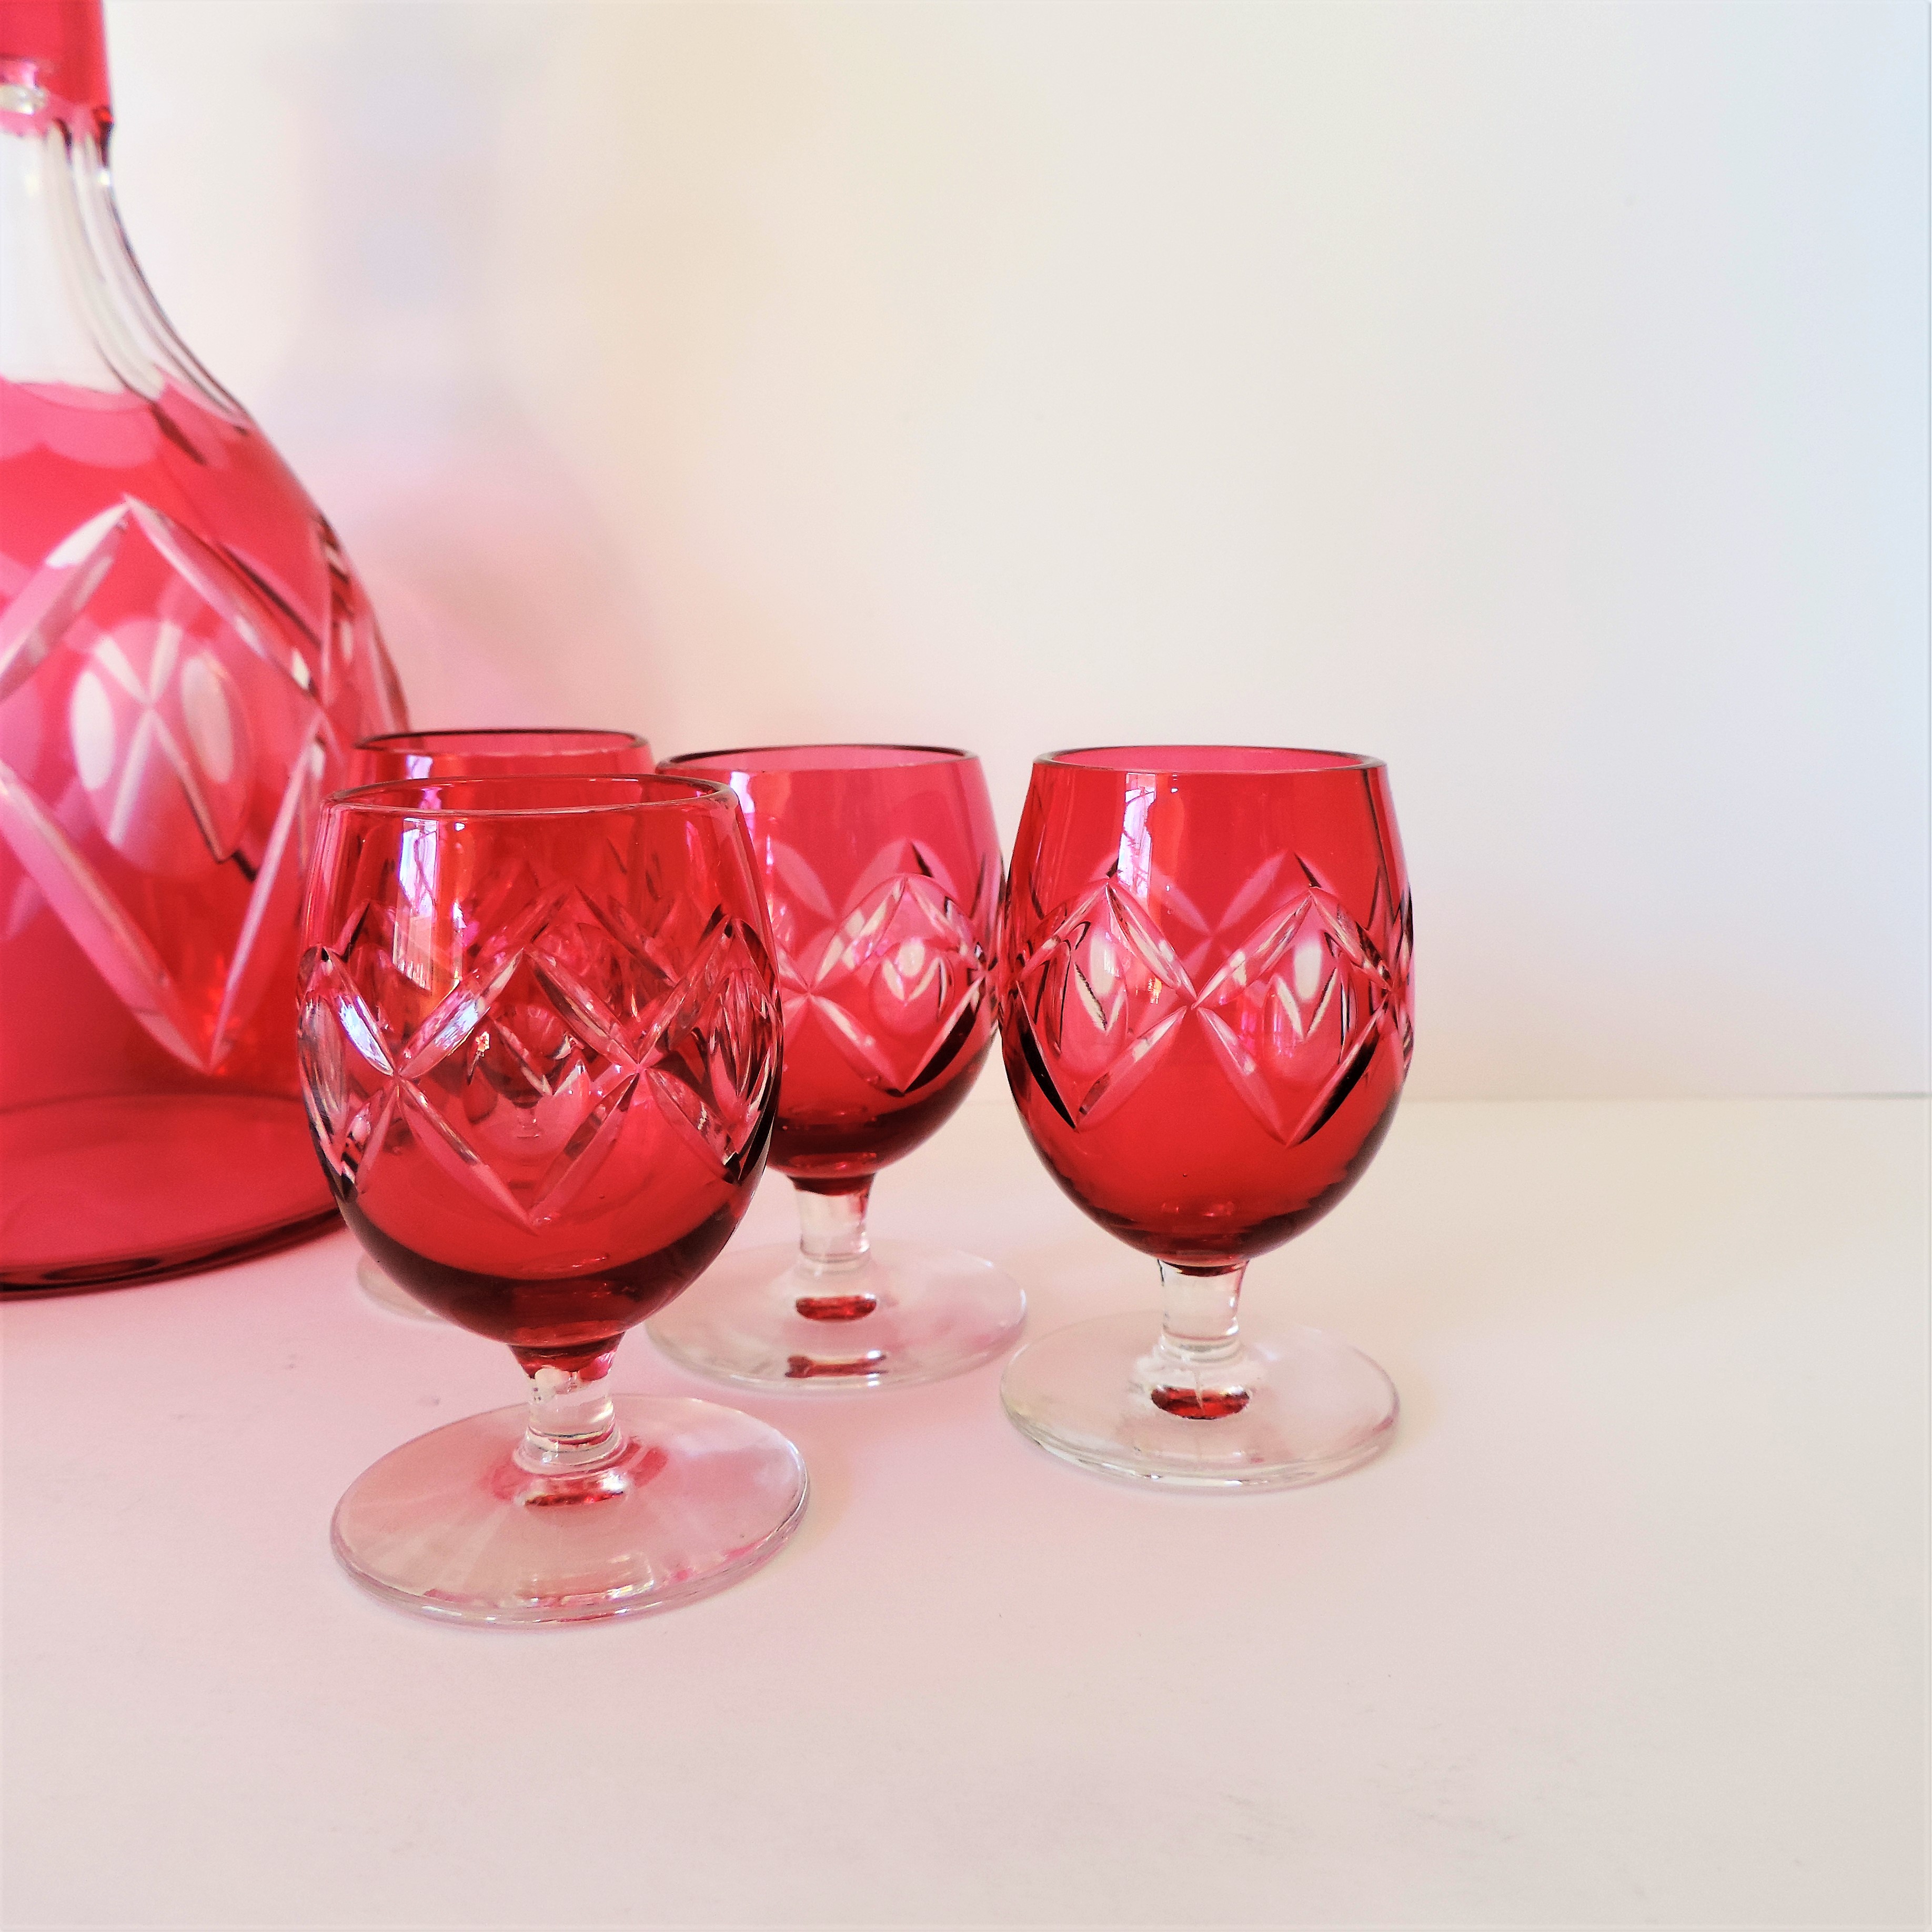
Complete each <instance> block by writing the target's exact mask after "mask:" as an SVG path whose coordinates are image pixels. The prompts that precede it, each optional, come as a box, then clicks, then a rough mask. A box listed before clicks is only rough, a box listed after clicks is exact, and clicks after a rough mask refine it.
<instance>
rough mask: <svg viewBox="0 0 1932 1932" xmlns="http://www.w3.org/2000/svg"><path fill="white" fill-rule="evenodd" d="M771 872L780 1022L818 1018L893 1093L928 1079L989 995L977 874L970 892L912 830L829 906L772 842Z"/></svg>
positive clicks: (807, 870)
mask: <svg viewBox="0 0 1932 1932" xmlns="http://www.w3.org/2000/svg"><path fill="white" fill-rule="evenodd" d="M773 861H774V864H773V874H774V876H773V877H771V878H770V879H769V880H768V891H769V898H770V901H771V907H772V926H773V929H774V932H775V934H776V935H777V946H776V950H777V959H776V962H775V963H776V965H777V968H778V982H779V986H780V988H781V995H782V998H783V999H784V1014H785V1024H786V1025H787V1027H792V1028H796V1027H799V1026H801V1025H804V1024H805V1022H806V1021H807V1020H808V1019H815V1020H816V1021H817V1022H818V1023H819V1024H820V1025H822V1026H823V1028H824V1030H825V1031H826V1034H828V1035H829V1037H830V1038H831V1040H832V1042H833V1043H834V1044H835V1046H837V1048H838V1050H839V1052H840V1053H841V1055H843V1056H844V1058H845V1060H846V1061H847V1063H848V1064H850V1066H851V1067H852V1068H853V1071H854V1072H855V1073H858V1074H859V1076H860V1077H861V1078H862V1079H865V1080H867V1081H868V1082H871V1084H872V1085H874V1086H876V1087H878V1088H881V1089H882V1090H883V1091H885V1092H886V1093H887V1094H891V1095H892V1097H895V1098H901V1097H904V1096H905V1095H907V1094H913V1093H916V1092H917V1091H919V1088H922V1087H925V1086H927V1085H930V1084H931V1083H932V1082H933V1081H935V1080H936V1079H938V1078H939V1077H940V1076H941V1074H943V1073H944V1072H945V1071H946V1070H947V1068H948V1067H950V1066H951V1065H952V1064H953V1063H954V1061H956V1059H957V1058H959V1055H960V1053H961V1052H962V1051H963V1050H964V1049H965V1046H966V1044H967V1043H968V1041H969V1040H971V1037H972V1035H973V1033H974V1028H975V1024H976V1022H977V1019H978V1018H979V1015H980V1010H981V1008H982V1007H983V1004H984V1003H985V1001H986V994H987V960H988V957H989V953H990V951H991V947H990V944H989V941H990V935H989V934H986V933H983V932H982V931H981V930H980V924H981V923H982V922H980V920H979V919H977V914H978V913H979V912H980V908H981V907H983V906H986V905H989V904H990V900H991V896H992V895H991V892H990V891H989V883H990V882H989V878H988V877H987V876H986V874H985V873H983V874H982V875H981V876H980V877H979V878H978V879H977V880H975V881H974V889H973V892H972V895H971V898H970V899H968V898H964V897H963V896H962V895H961V894H960V893H959V892H958V890H957V889H956V888H955V886H954V885H953V882H952V880H951V879H950V877H948V876H947V872H946V871H945V868H944V866H943V865H942V864H941V861H940V860H939V859H938V856H937V855H936V854H935V853H933V852H932V851H931V850H929V849H928V848H927V847H926V846H924V845H923V844H921V843H920V842H919V841H917V840H916V839H910V838H908V839H904V840H902V841H900V843H899V845H898V847H896V848H895V849H893V850H892V851H890V852H889V853H884V854H881V855H880V858H879V859H877V860H875V861H874V863H873V864H872V865H871V866H870V867H869V868H868V869H867V871H866V872H865V874H863V875H862V877H861V879H860V880H859V886H858V889H857V891H856V896H855V900H854V903H853V904H852V906H851V907H850V909H849V910H847V911H845V912H844V913H842V914H841V913H838V912H837V911H835V910H834V908H833V906H832V900H831V897H830V895H829V893H827V892H826V889H825V888H824V886H823V883H821V882H820V879H819V877H818V874H817V872H816V871H814V868H812V866H811V864H810V863H809V862H808V860H807V859H805V857H804V856H803V855H802V853H799V852H797V851H796V850H793V849H792V848H790V847H781V846H778V845H776V844H774V847H773Z"/></svg>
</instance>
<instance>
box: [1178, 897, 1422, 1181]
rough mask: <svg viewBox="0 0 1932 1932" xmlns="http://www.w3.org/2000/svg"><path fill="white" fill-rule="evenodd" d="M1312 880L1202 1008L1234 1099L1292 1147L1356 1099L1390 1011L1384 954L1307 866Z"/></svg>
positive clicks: (1258, 932) (1222, 975)
mask: <svg viewBox="0 0 1932 1932" xmlns="http://www.w3.org/2000/svg"><path fill="white" fill-rule="evenodd" d="M1303 871H1304V874H1305V875H1306V876H1307V879H1308V880H1309V884H1308V887H1307V890H1306V891H1305V892H1303V893H1301V895H1298V897H1297V898H1295V899H1293V900H1292V901H1290V902H1289V904H1287V905H1286V906H1285V907H1283V908H1282V909H1281V910H1280V911H1278V912H1276V913H1272V914H1271V915H1270V916H1268V917H1267V918H1265V919H1263V920H1262V922H1261V923H1260V924H1259V925H1258V926H1256V927H1255V928H1254V929H1253V931H1252V932H1250V934H1249V935H1248V936H1247V938H1246V939H1245V940H1244V941H1243V942H1242V943H1241V944H1240V945H1239V946H1238V947H1236V948H1235V950H1234V951H1233V952H1232V953H1230V954H1229V956H1228V958H1227V959H1226V962H1224V963H1223V965H1222V967H1221V968H1220V971H1219V972H1217V974H1215V976H1214V979H1213V980H1211V981H1210V982H1209V983H1208V985H1207V986H1205V987H1204V988H1203V989H1202V992H1201V995H1200V998H1199V1001H1197V1002H1196V1008H1195V1010H1196V1012H1197V1013H1199V1015H1200V1017H1201V1020H1202V1025H1204V1027H1205V1028H1206V1030H1207V1034H1208V1039H1209V1040H1210V1042H1211V1043H1212V1045H1213V1046H1214V1050H1215V1052H1216V1054H1217V1056H1218V1057H1219V1058H1220V1061H1221V1064H1222V1066H1223V1067H1224V1068H1225V1069H1226V1072H1227V1074H1228V1076H1229V1079H1230V1080H1231V1081H1232V1083H1233V1085H1234V1088H1235V1091H1236V1092H1237V1093H1238V1094H1240V1096H1241V1098H1242V1099H1243V1100H1244V1101H1245V1102H1246V1103H1247V1105H1248V1106H1249V1107H1250V1109H1252V1110H1253V1113H1254V1115H1255V1117H1256V1119H1257V1120H1259V1121H1260V1122H1261V1124H1262V1126H1264V1127H1266V1128H1267V1129H1268V1132H1269V1133H1271V1134H1272V1135H1273V1136H1274V1138H1275V1139H1277V1140H1279V1141H1282V1142H1286V1144H1287V1145H1290V1146H1294V1145H1298V1143H1300V1142H1302V1141H1304V1140H1306V1139H1308V1138H1309V1137H1310V1136H1311V1135H1312V1134H1313V1133H1316V1132H1318V1131H1319V1130H1320V1128H1321V1127H1322V1126H1323V1125H1324V1124H1325V1123H1326V1122H1327V1121H1328V1119H1329V1118H1331V1116H1332V1115H1334V1112H1335V1111H1336V1109H1337V1108H1339V1107H1340V1106H1341V1104H1342V1103H1343V1101H1344V1100H1346V1099H1347V1098H1348V1097H1349V1094H1350V1093H1352V1091H1354V1089H1355V1085H1356V1083H1357V1082H1358V1081H1359V1080H1360V1079H1361V1077H1362V1076H1363V1074H1364V1073H1366V1072H1367V1070H1368V1066H1369V1062H1370V1059H1371V1058H1373V1055H1374V1052H1375V1046H1376V1040H1377V1039H1378V1038H1379V1036H1380V1034H1381V1032H1382V1027H1383V1025H1384V1023H1385V1020H1386V1019H1387V1018H1388V1008H1389V991H1390V988H1389V980H1388V971H1387V968H1385V965H1383V963H1382V959H1381V958H1380V956H1379V954H1378V953H1376V949H1375V947H1374V946H1373V944H1372V943H1371V942H1370V941H1369V939H1368V938H1367V935H1365V934H1364V932H1362V930H1361V928H1360V927H1359V926H1357V925H1356V923H1355V921H1354V919H1352V918H1351V917H1350V916H1349V914H1348V913H1347V912H1346V910H1344V908H1343V906H1342V905H1341V904H1340V901H1338V900H1337V898H1335V896H1334V894H1333V893H1332V892H1329V891H1328V890H1327V889H1325V887H1323V886H1322V885H1321V884H1320V883H1319V880H1317V879H1316V875H1315V874H1314V873H1313V870H1312V869H1311V868H1309V867H1308V866H1307V865H1306V863H1305V862H1303ZM1304 1068H1313V1069H1316V1070H1319V1071H1320V1075H1321V1077H1320V1078H1319V1079H1318V1080H1316V1081H1313V1082H1311V1080H1310V1079H1309V1077H1308V1076H1307V1074H1306V1073H1304ZM1311 1085H1312V1086H1313V1088H1314V1091H1313V1094H1310V1087H1311Z"/></svg>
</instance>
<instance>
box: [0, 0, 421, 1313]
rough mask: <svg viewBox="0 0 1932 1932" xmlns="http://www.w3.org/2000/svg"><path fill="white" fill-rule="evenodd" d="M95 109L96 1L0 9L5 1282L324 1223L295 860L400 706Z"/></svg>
mask: <svg viewBox="0 0 1932 1932" xmlns="http://www.w3.org/2000/svg"><path fill="white" fill-rule="evenodd" d="M110 120H111V116H110V110H109V104H108V90H107V59H106V52H105V42H104V37H103V32H102V27H101V9H100V7H99V6H98V5H97V4H94V0H58V4H28V0H0V999H3V1000H4V1003H5V1012H6V1016H7V1023H6V1024H5V1025H4V1027H0V1175H5V1202H4V1205H0V1283H5V1285H6V1286H8V1287H29V1288H49V1287H64V1286H75V1285H79V1284H83V1283H93V1282H101V1281H111V1280H125V1279H130V1278H134V1277H141V1276H144V1275H152V1274H160V1273H163V1272H166V1271H172V1270H175V1269H178V1268H185V1267H189V1266H193V1265H197V1264H201V1263H205V1262H209V1261H211V1260H214V1259H218V1258H221V1257H224V1256H235V1255H239V1254H242V1253H248V1252H249V1251H251V1250H254V1249H257V1248H259V1247H263V1246H265V1245H268V1244H271V1243H272V1242H274V1241H278V1240H280V1239H283V1238H287V1236H288V1235H289V1234H290V1233H291V1232H295V1231H299V1230H300V1229H302V1228H304V1227H305V1226H307V1227H320V1226H322V1225H323V1221H322V1220H320V1219H319V1218H318V1217H326V1216H327V1215H328V1214H329V1194H328V1190H327V1189H326V1187H324V1186H323V1182H322V1178H321V1176H320V1175H319V1174H318V1173H317V1171H316V1166H315V1162H314V1157H313V1156H312V1155H311V1154H310V1153H309V1151H308V1146H307V1142H308V1135H307V1133H306V1132H305V1129H304V1125H303V1118H302V1102H301V1098H300V1094H299V1086H298V1083H297V1079H296V1054H295V959H296V918H297V914H298V912H299V907H300V899H301V894H302V877H303V871H304V868H305V865H306V864H307V862H308V856H309V848H310V843H311V836H312V833H313V829H314V823H315V814H316V811H317V805H318V804H319V802H320V800H321V799H322V797H323V795H324V793H326V792H327V791H328V790H330V789H332V787H334V786H335V784H339V783H340V782H341V776H342V774H343V772H344V766H345V760H346V756H347V751H348V750H349V748H350V746H351V745H353V744H354V743H355V742H356V740H357V739H360V738H362V737H365V736H368V734H370V733H372V732H379V731H387V730H392V729H394V728H395V727H398V726H399V725H401V724H403V723H404V721H405V720H404V714H403V705H402V698H401V694H400V693H399V691H398V689H397V688H396V682H395V676H394V674H393V673H392V671H391V670H390V668H389V661H388V660H387V658H386V657H385V655H384V654H383V646H382V643H381V640H380V638H379V637H378V636H377V631H376V628H375V625H374V622H373V620H372V619H371V616H370V612H369V607H368V601H367V600H366V599H365V597H364V595H363V593H362V589H361V586H359V584H358V583H357V582H356V579H355V577H354V576H353V574H352V573H351V572H350V568H349V565H348V562H347V559H345V558H344V556H343V554H342V551H341V547H339V545H338V544H337V542H336V540H335V535H334V534H333V532H332V531H331V530H330V529H329V526H328V524H327V523H325V522H324V521H323V518H322V517H321V516H320V514H318V512H317V510H316V508H315V506H314V505H313V504H312V503H311V502H310V501H309V500H308V497H307V496H305V495H304V494H303V493H302V487H301V486H300V484H298V483H297V482H296V480H295V478H293V476H292V475H290V473H289V472H288V470H287V469H286V468H284V466H283V464H282V463H281V460H280V459H279V458H278V457H277V456H276V455H275V452H274V451H273V450H272V449H270V448H269V445H268V443H267V442H266V440H264V438H263V436H262V434H261V432H260V430H258V429H257V428H256V427H255V425H254V423H253V422H251V421H250V420H249V419H248V416H247V415H246V414H245V413H244V412H243V411H242V409H241V408H240V407H239V405H238V404H236V402H235V401H233V399H232V398H230V397H229V396H227V395H225V394H224V393H223V392H222V390H221V389H220V388H218V387H217V386H216V384H215V383H214V381H213V380H212V379H211V377H208V375H207V374H205V372H204V371H202V368H200V366H199V365H198V364H197V363H196V362H195V360H194V359H193V356H190V354H189V353H188V352H187V350H185V349H184V348H183V347H182V346H181V344H180V343H179V342H178V341H176V339H175V336H174V335H173V333H172V331H171V330H170V329H169V327H168V325H167V323H166V322H165V321H164V320H163V318H162V317H161V314H160V311H159V310H158V309H157V308H156V307H155V305H154V299H153V298H152V296H150V294H149V293H148V289H147V287H146V285H145V283H144V282H143V281H142V279H141V274H140V271H139V269H137V268H136V266H135V265H134V262H133V257H131V256H130V254H129V253H128V251H127V242H126V239H125V238H124V236H123V235H122V233H121V224H120V220H119V217H118V214H117V213H116V211H115V205H114V195H113V187H112V184H111V183H110V180H109V177H108V172H107V139H108V132H109V127H110ZM25 1016H31V1024H29V1023H27V1022H26V1019H25Z"/></svg>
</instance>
